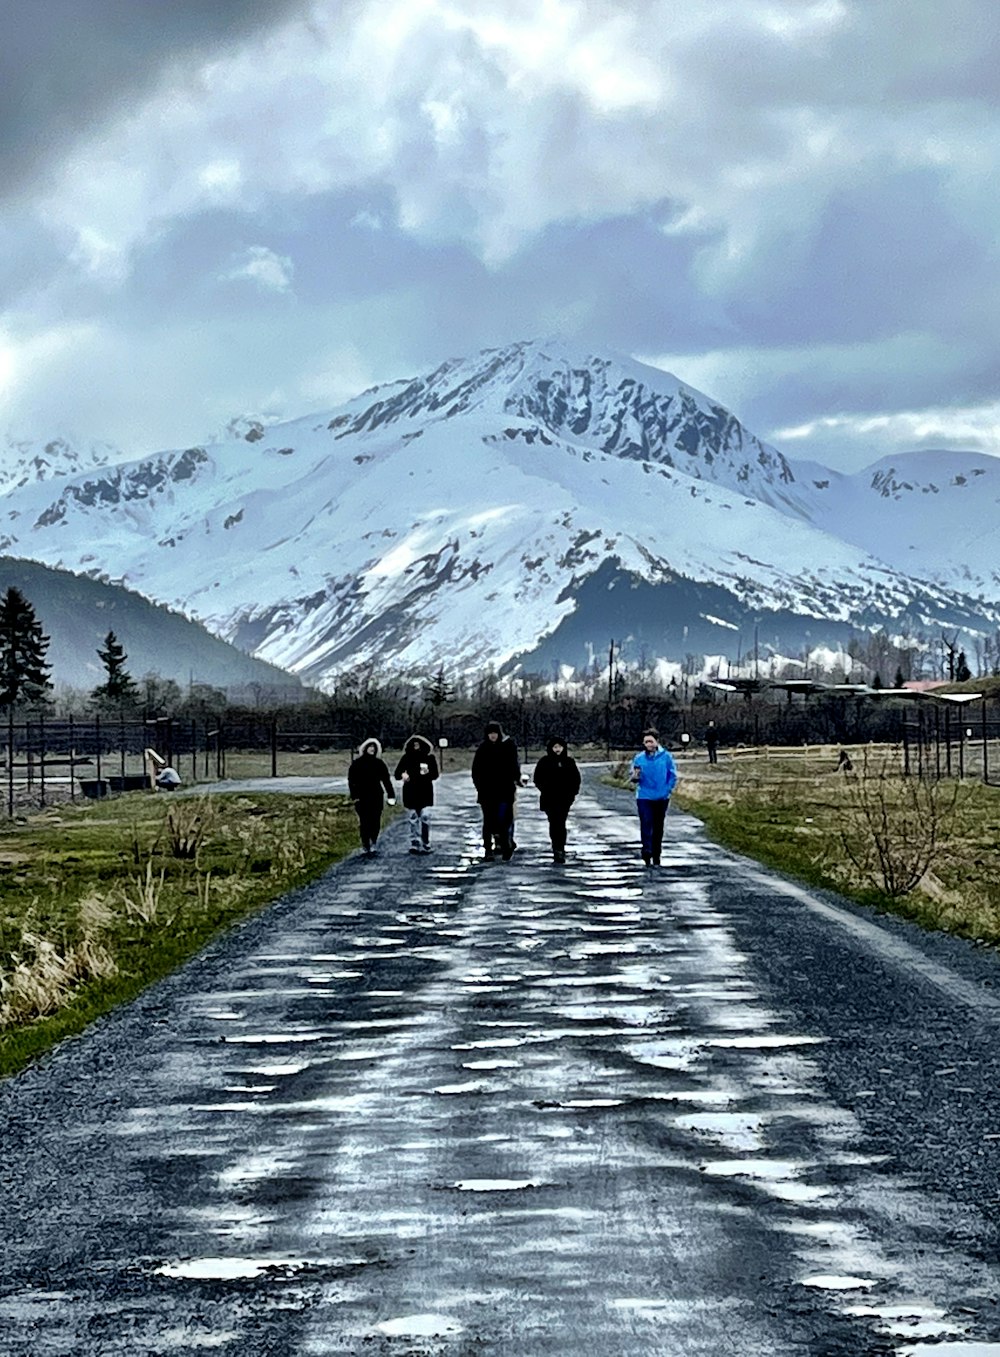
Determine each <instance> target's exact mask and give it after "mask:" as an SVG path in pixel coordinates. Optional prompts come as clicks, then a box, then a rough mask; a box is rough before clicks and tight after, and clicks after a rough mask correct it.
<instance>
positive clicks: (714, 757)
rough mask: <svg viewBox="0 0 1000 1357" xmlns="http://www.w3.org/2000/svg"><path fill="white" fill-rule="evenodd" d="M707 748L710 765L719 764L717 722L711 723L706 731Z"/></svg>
mask: <svg viewBox="0 0 1000 1357" xmlns="http://www.w3.org/2000/svg"><path fill="white" fill-rule="evenodd" d="M705 748H706V749H707V750H708V761H709V763H718V762H719V732H718V731H717V730H716V728H715V722H714V721H709V723H708V729H707V730H706V731H705Z"/></svg>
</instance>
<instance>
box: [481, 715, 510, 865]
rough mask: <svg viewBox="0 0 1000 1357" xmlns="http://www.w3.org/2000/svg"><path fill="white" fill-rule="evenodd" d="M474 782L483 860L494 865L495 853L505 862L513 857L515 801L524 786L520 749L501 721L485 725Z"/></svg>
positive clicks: (489, 722)
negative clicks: (479, 813)
mask: <svg viewBox="0 0 1000 1357" xmlns="http://www.w3.org/2000/svg"><path fill="white" fill-rule="evenodd" d="M472 781H473V783H474V784H475V788H476V797H477V800H478V801H479V805H480V807H481V808H482V812H483V857H484V858H485V860H486V861H487V862H492V861H493V858H494V857H495V856H496V850H498V851H499V852H500V855H501V857H502V858H503V860H504V862H509V861H510V859H511V857H512V856H513V853H514V848H515V844H514V797H515V796H516V795H517V789H518V787H519V786H521V763H520V760H519V759H518V757H517V745H516V744H515V743H514V741H513V740H512V739H511V737H510V736H509V735H505V734H504V733H503V727H502V726H501V725H500V722H499V721H488V722H487V723H486V731H485V737H484V739H483V742H482V744H481V745H480V746H479V748H478V749H477V750H476V753H475V755H474V757H473V760H472Z"/></svg>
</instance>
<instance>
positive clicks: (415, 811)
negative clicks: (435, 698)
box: [394, 735, 439, 853]
mask: <svg viewBox="0 0 1000 1357" xmlns="http://www.w3.org/2000/svg"><path fill="white" fill-rule="evenodd" d="M438 775H439V774H438V763H437V759H436V758H435V757H434V746H433V745H432V744H431V742H430V740H428V739H427V737H426V736H425V735H411V736H410V738H409V739H408V740H407V742H406V744H405V745H404V746H403V756H402V758H401V759H400V760H399V762H398V763H397V764H396V772H395V774H394V776H395V778H396V780H397V781H398V782H402V784H403V805H404V806H405V807H406V809H407V810H408V811H409V812H410V814H409V821H410V852H411V853H429V852H430V851H431V817H430V808H431V806H432V805H433V804H434V783H435V781H436V779H437V777H438Z"/></svg>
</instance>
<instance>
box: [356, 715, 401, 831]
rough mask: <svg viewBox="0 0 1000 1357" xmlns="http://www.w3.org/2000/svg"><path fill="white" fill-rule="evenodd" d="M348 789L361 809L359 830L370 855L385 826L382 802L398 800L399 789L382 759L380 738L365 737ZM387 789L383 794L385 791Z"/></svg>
mask: <svg viewBox="0 0 1000 1357" xmlns="http://www.w3.org/2000/svg"><path fill="white" fill-rule="evenodd" d="M347 790H348V792H349V794H350V797H351V800H352V801H353V802H354V809H355V810H356V811H357V813H358V832H359V834H360V835H361V847H362V848H363V849H364V850H365V856H366V857H371V856H372V855H373V854H374V852H375V845H376V843H377V842H378V835H379V830H380V829H381V828H382V806H383V804H384V801H388V802H389V805H390V806H394V805H395V804H396V793H395V791H394V790H393V786H392V782H391V781H390V779H389V769H388V768H387V767H386V765H385V763H384V762H383V760H382V746H381V744H379V742H378V740H375V739H371V740H363V741H362V742H361V745H360V749H359V753H358V757H357V758H356V759H354V760H353V762H352V763H351V766H350V768H348V770H347ZM383 793H384V795H383Z"/></svg>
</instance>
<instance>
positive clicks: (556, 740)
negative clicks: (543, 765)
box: [545, 735, 569, 755]
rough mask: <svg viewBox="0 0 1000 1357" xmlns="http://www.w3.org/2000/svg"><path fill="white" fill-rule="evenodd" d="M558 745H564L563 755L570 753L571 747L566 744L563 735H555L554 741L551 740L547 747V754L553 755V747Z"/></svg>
mask: <svg viewBox="0 0 1000 1357" xmlns="http://www.w3.org/2000/svg"><path fill="white" fill-rule="evenodd" d="M557 744H561V745H562V747H563V754H564V755H566V754H568V753H569V745H568V744H567V743H566V741H565V740H564V739H563V737H562V736H561V735H553V736H552V739H551V740H549V742H548V744H546V746H545V752H546V754H552V753H553V752H554V750H553V748H552V746H553V745H557Z"/></svg>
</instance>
